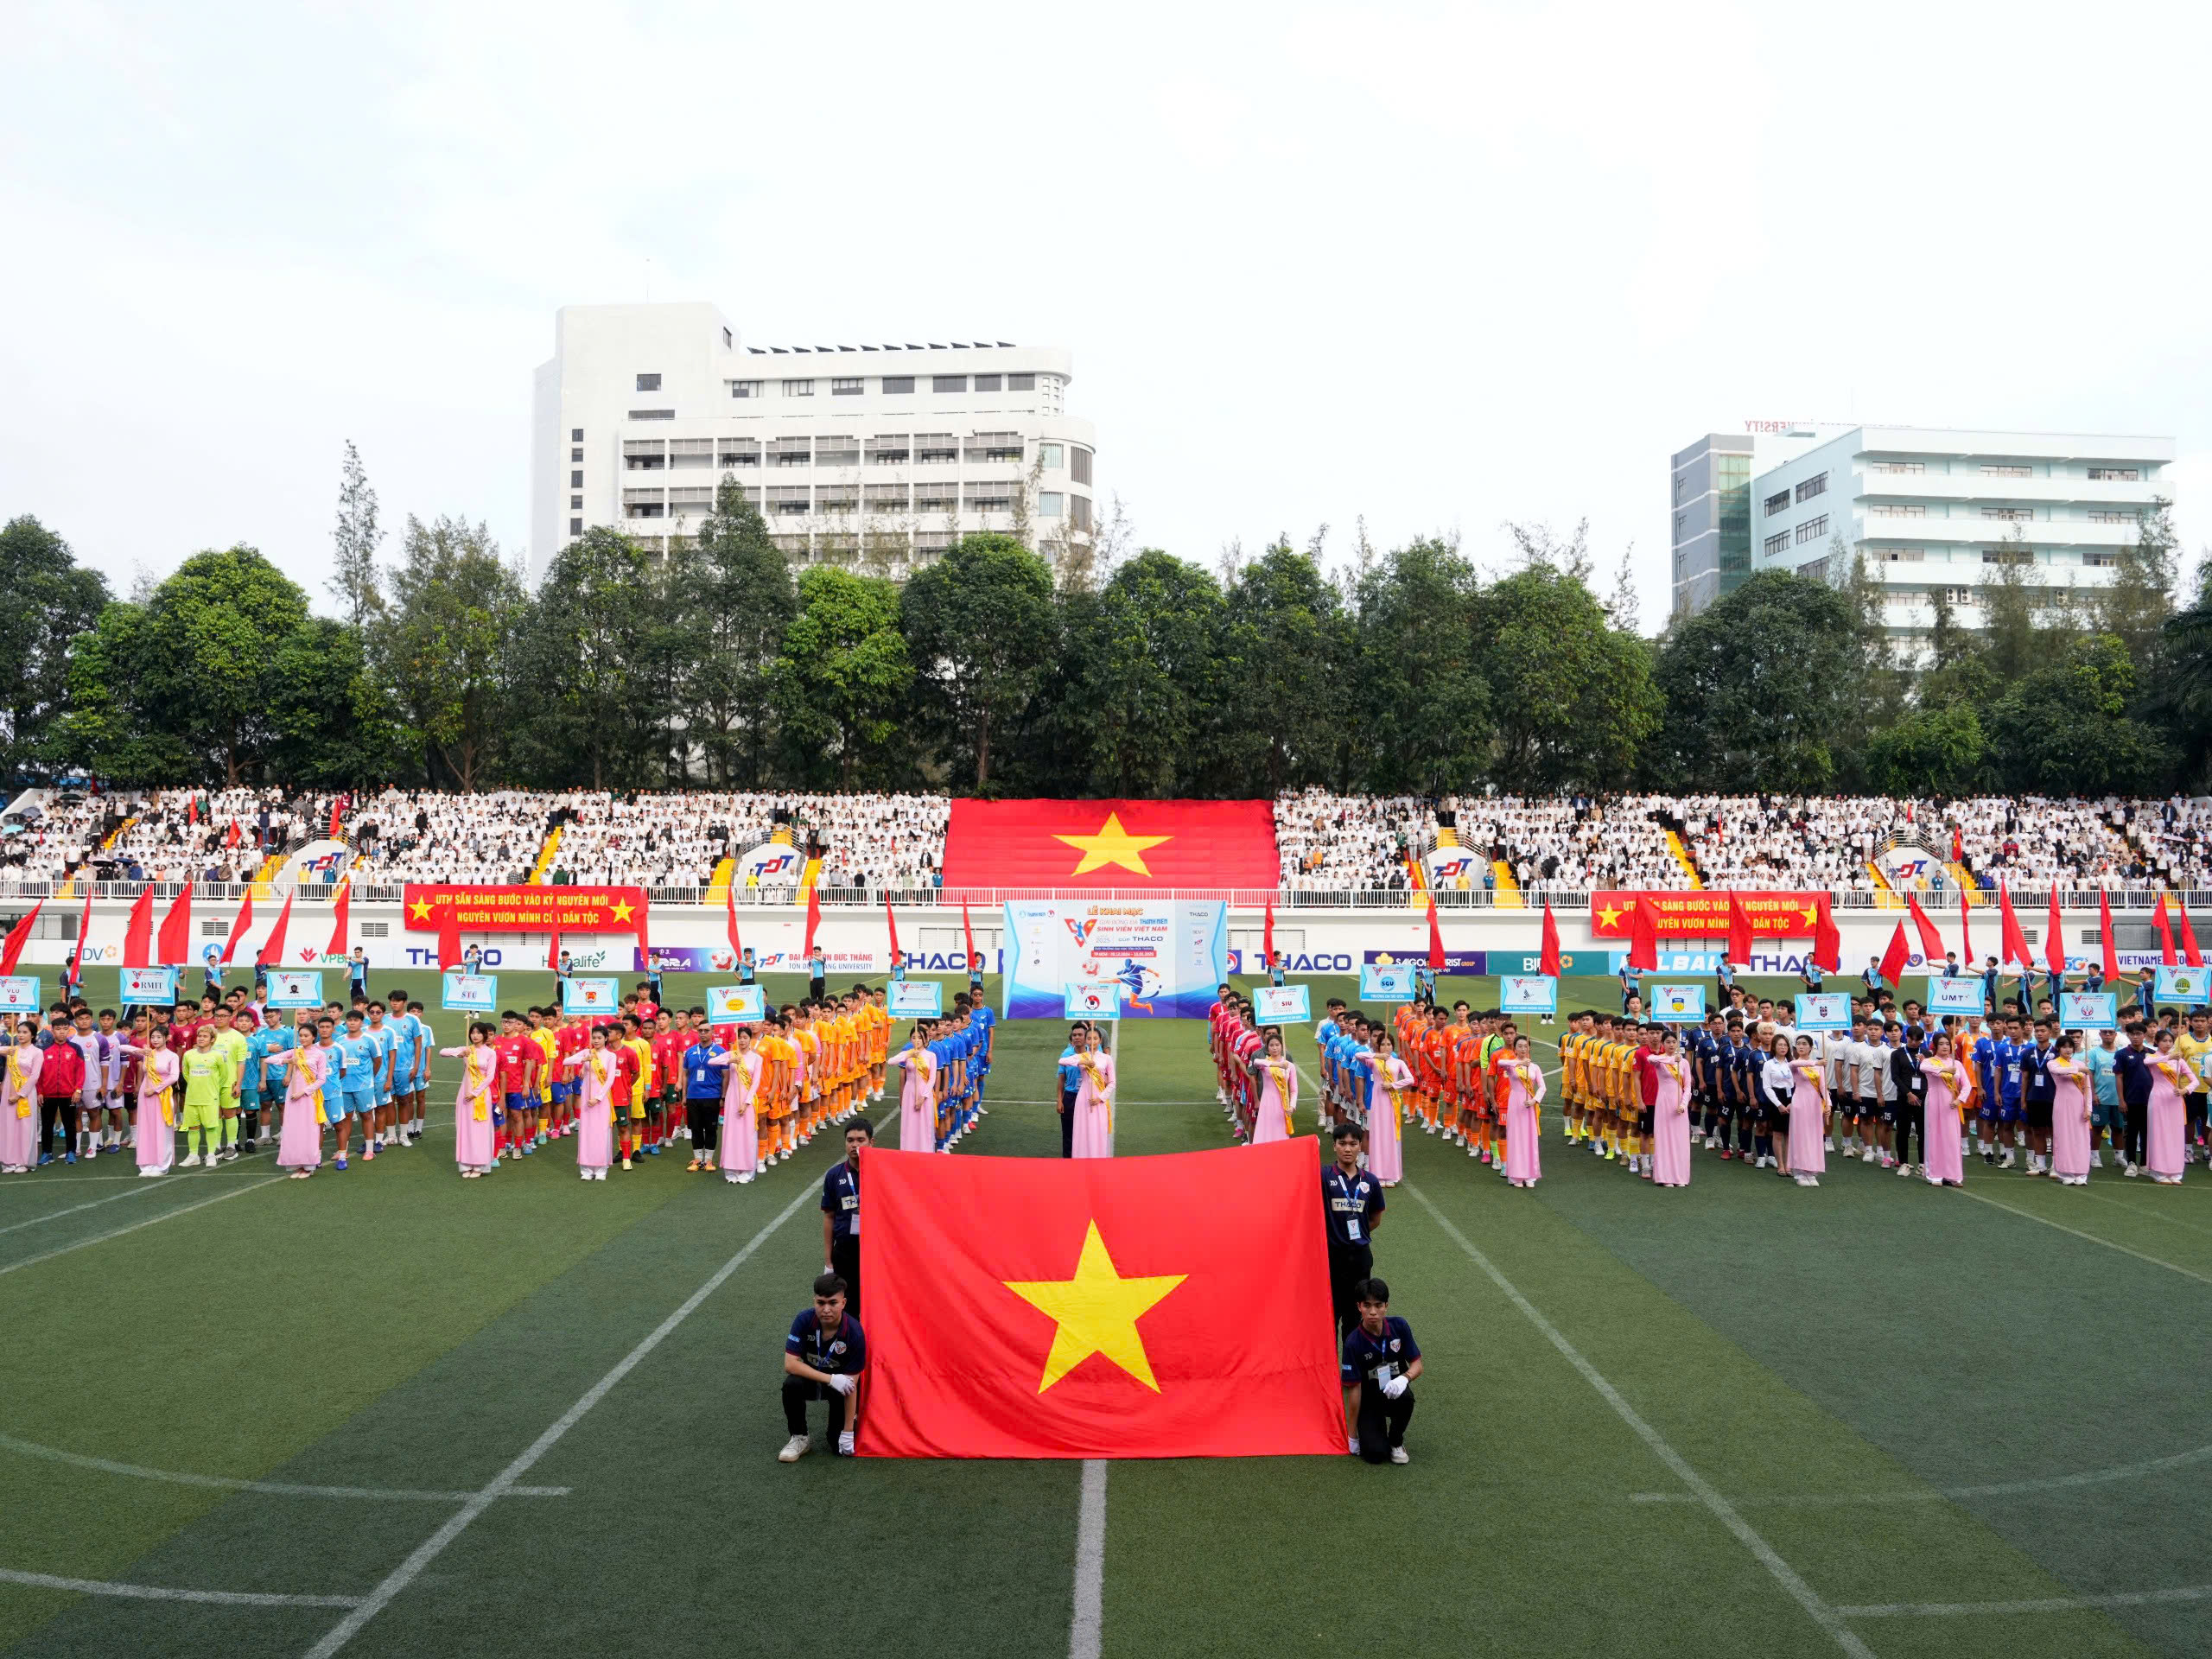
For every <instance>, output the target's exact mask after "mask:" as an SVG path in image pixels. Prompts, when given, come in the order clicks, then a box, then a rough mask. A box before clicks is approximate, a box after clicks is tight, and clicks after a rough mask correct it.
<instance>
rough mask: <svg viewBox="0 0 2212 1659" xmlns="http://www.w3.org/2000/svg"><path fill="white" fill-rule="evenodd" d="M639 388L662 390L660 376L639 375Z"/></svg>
mask: <svg viewBox="0 0 2212 1659" xmlns="http://www.w3.org/2000/svg"><path fill="white" fill-rule="evenodd" d="M638 390H639V391H659V390H660V376H658V375H657V374H641V375H639V377H638Z"/></svg>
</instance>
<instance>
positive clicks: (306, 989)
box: [269, 968, 322, 1008]
mask: <svg viewBox="0 0 2212 1659" xmlns="http://www.w3.org/2000/svg"><path fill="white" fill-rule="evenodd" d="M269 1006H270V1007H272V1008H319V1007H321V1006H322V970H321V969H319V968H271V969H270V970H269Z"/></svg>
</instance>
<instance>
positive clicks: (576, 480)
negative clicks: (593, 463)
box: [569, 472, 584, 490]
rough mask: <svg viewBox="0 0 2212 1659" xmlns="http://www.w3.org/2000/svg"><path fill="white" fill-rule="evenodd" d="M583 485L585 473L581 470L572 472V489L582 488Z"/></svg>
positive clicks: (570, 478)
mask: <svg viewBox="0 0 2212 1659" xmlns="http://www.w3.org/2000/svg"><path fill="white" fill-rule="evenodd" d="M583 486H584V475H583V474H582V473H581V472H575V473H570V474H569V488H570V489H572V490H581V489H582V488H583Z"/></svg>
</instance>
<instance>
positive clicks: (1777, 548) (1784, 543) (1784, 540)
mask: <svg viewBox="0 0 2212 1659" xmlns="http://www.w3.org/2000/svg"><path fill="white" fill-rule="evenodd" d="M1765 548H1766V555H1767V556H1768V557H1769V558H1772V557H1773V556H1775V555H1776V554H1777V553H1785V552H1787V551H1789V531H1786V530H1785V531H1782V532H1781V533H1780V534H1778V535H1774V536H1770V537H1767V538H1766V542H1765Z"/></svg>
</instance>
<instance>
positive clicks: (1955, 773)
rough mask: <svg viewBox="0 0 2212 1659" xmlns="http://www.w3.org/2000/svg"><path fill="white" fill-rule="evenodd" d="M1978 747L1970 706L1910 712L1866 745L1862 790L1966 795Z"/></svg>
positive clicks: (1977, 720) (1976, 719)
mask: <svg viewBox="0 0 2212 1659" xmlns="http://www.w3.org/2000/svg"><path fill="white" fill-rule="evenodd" d="M1984 747H1985V746H1984V743H1983V741H1982V734H1981V720H1980V716H1979V715H1976V714H1975V713H1974V709H1973V708H1972V707H1971V705H1969V704H1967V703H1964V702H1954V703H1949V704H1947V705H1945V706H1943V707H1942V708H1937V709H1925V708H1923V709H1913V710H1912V711H1910V713H1908V714H1906V715H1904V717H1903V718H1902V719H1900V720H1898V721H1897V722H1896V723H1895V724H1894V725H1891V726H1887V727H1885V728H1883V729H1882V730H1880V731H1878V732H1876V733H1875V734H1873V735H1872V737H1870V738H1868V739H1867V740H1866V780H1867V784H1868V785H1869V787H1871V788H1872V789H1874V790H1875V791H1878V792H1879V793H1881V794H1884V795H1898V796H1916V795H1936V796H1958V795H1965V794H1968V793H1970V792H1971V791H1973V789H1974V784H1975V781H1976V779H1977V778H1978V777H1979V775H1980V770H1981V760H1982V753H1983V750H1984Z"/></svg>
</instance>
